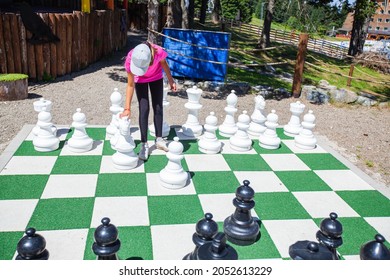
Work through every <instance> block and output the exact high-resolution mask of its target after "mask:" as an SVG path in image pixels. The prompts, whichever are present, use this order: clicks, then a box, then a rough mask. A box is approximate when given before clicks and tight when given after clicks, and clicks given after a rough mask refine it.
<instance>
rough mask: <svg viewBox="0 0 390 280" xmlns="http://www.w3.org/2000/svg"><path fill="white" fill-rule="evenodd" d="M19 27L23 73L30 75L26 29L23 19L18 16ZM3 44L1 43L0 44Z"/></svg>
mask: <svg viewBox="0 0 390 280" xmlns="http://www.w3.org/2000/svg"><path fill="white" fill-rule="evenodd" d="M18 25H19V40H20V56H21V60H22V61H21V62H22V73H23V74H26V75H27V74H28V61H27V42H26V28H25V27H24V24H23V21H22V18H21V17H20V15H18ZM0 43H1V42H0Z"/></svg>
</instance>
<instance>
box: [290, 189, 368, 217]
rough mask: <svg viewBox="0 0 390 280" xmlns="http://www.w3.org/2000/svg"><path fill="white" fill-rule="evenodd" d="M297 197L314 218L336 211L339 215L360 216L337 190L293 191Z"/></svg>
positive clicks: (327, 215) (326, 215)
mask: <svg viewBox="0 0 390 280" xmlns="http://www.w3.org/2000/svg"><path fill="white" fill-rule="evenodd" d="M293 195H294V196H295V198H296V199H297V200H298V201H299V203H300V204H301V205H302V206H303V207H304V208H305V209H306V211H307V212H308V213H309V214H310V216H312V217H313V218H328V217H329V214H330V213H332V212H334V213H336V214H337V215H338V216H339V217H360V215H359V214H358V213H356V212H355V210H353V209H352V208H351V207H350V206H349V205H348V204H347V203H346V202H345V201H344V200H343V199H342V198H341V197H339V196H338V195H337V194H336V193H335V192H332V191H323V192H293Z"/></svg>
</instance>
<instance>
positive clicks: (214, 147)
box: [198, 112, 222, 154]
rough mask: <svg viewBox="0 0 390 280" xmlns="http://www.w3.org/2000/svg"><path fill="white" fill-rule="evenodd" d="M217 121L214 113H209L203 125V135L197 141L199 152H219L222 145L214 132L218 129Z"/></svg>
mask: <svg viewBox="0 0 390 280" xmlns="http://www.w3.org/2000/svg"><path fill="white" fill-rule="evenodd" d="M217 124H218V119H217V117H216V116H215V113H214V112H210V115H208V116H207V118H206V121H205V125H204V130H205V132H204V134H203V137H201V138H200V139H199V141H198V147H199V151H201V152H202V153H205V154H217V153H219V152H220V151H221V147H222V143H221V141H219V140H218V138H217V136H216V134H215V132H216V130H217V129H218V125H217Z"/></svg>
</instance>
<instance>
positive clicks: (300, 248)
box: [288, 240, 333, 260]
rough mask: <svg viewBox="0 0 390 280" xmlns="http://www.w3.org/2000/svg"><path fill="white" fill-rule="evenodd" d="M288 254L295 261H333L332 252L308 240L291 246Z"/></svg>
mask: <svg viewBox="0 0 390 280" xmlns="http://www.w3.org/2000/svg"><path fill="white" fill-rule="evenodd" d="M288 254H289V255H290V257H291V258H292V259H293V260H333V254H332V252H331V251H330V250H329V249H328V248H327V247H326V246H325V245H322V244H320V243H317V242H313V241H308V240H303V241H298V242H296V243H294V244H293V245H291V246H290V247H289V250H288Z"/></svg>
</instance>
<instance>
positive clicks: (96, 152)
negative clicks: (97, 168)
mask: <svg viewBox="0 0 390 280" xmlns="http://www.w3.org/2000/svg"><path fill="white" fill-rule="evenodd" d="M103 144H104V142H103V141H101V140H94V141H93V143H92V149H91V150H89V151H87V152H83V153H75V152H72V151H71V150H70V149H69V145H68V141H66V142H65V145H64V147H63V148H62V151H61V154H60V155H61V156H92V155H93V156H100V155H102V154H103Z"/></svg>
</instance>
